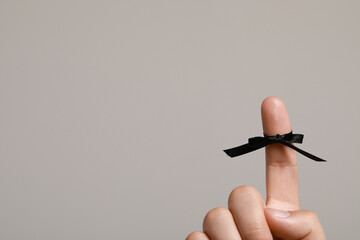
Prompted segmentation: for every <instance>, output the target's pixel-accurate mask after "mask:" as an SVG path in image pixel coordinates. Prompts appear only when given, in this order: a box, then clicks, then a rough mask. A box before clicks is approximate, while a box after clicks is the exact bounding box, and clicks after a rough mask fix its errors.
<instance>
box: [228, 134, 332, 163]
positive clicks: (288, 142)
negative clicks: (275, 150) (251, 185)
mask: <svg viewBox="0 0 360 240" xmlns="http://www.w3.org/2000/svg"><path fill="white" fill-rule="evenodd" d="M303 138H304V135H303V134H293V133H292V131H291V132H289V133H287V134H283V135H280V134H276V135H274V136H267V135H266V134H264V137H252V138H249V140H248V143H247V144H244V145H241V146H238V147H234V148H230V149H227V150H224V152H225V153H226V154H227V155H228V156H230V157H237V156H240V155H243V154H246V153H249V152H252V151H255V150H258V149H260V148H263V147H265V146H267V145H269V144H273V143H280V144H283V145H285V146H287V147H289V148H292V149H294V150H295V151H297V152H298V153H301V154H302V155H304V156H306V157H308V158H310V159H312V160H314V161H317V162H326V160H324V159H321V158H319V157H316V156H314V155H312V154H310V153H308V152H305V151H304V150H302V149H300V148H298V147H295V146H294V145H293V144H292V143H302V142H303Z"/></svg>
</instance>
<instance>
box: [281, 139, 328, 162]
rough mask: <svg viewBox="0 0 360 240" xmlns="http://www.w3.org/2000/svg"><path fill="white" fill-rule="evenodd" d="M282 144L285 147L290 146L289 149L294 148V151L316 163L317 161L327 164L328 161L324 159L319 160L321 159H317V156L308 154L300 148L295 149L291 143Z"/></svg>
mask: <svg viewBox="0 0 360 240" xmlns="http://www.w3.org/2000/svg"><path fill="white" fill-rule="evenodd" d="M281 143H282V144H284V145H286V146H288V147H289V148H292V149H294V150H295V151H297V152H298V153H301V154H302V155H304V156H306V157H308V158H310V159H312V160H314V161H316V162H326V160H324V159H322V158H319V157H317V156H314V155H312V154H311V153H308V152H306V151H304V150H302V149H300V148H298V147H295V146H294V145H292V144H290V143H288V142H285V141H284V142H281Z"/></svg>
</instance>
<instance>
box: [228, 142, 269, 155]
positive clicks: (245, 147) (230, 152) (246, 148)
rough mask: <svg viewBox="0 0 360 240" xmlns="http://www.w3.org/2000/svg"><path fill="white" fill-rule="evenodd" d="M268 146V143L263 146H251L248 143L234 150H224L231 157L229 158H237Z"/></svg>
mask: <svg viewBox="0 0 360 240" xmlns="http://www.w3.org/2000/svg"><path fill="white" fill-rule="evenodd" d="M266 145H268V143H263V144H261V145H256V146H253V145H250V144H249V143H246V144H244V145H241V146H238V147H234V148H229V149H226V150H224V152H225V153H226V154H227V155H228V156H229V157H232V158H233V157H237V156H240V155H243V154H246V153H249V152H252V151H255V150H258V149H260V148H263V147H265V146H266Z"/></svg>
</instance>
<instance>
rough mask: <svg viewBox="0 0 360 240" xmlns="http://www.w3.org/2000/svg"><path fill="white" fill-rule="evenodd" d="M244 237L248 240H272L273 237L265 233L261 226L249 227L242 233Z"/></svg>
mask: <svg viewBox="0 0 360 240" xmlns="http://www.w3.org/2000/svg"><path fill="white" fill-rule="evenodd" d="M242 234H243V237H244V238H245V239H248V240H272V239H273V238H272V236H271V235H269V233H268V232H266V231H265V229H264V227H262V226H260V225H249V226H247V228H246V230H245V231H244V232H243V233H242Z"/></svg>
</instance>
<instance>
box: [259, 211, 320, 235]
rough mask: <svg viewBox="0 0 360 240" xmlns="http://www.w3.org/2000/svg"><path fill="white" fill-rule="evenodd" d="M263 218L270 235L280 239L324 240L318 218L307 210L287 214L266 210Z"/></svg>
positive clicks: (285, 212)
mask: <svg viewBox="0 0 360 240" xmlns="http://www.w3.org/2000/svg"><path fill="white" fill-rule="evenodd" d="M265 217H266V220H267V223H268V225H269V227H270V230H271V232H272V234H274V235H275V236H276V237H279V238H281V239H289V240H295V239H296V240H299V239H303V240H315V239H316V240H324V239H326V237H325V233H324V230H323V228H322V226H321V224H320V221H319V218H318V216H317V215H316V213H314V212H311V211H307V210H299V211H289V212H287V211H281V210H277V209H273V208H266V209H265Z"/></svg>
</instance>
